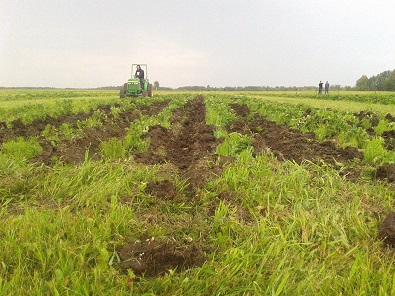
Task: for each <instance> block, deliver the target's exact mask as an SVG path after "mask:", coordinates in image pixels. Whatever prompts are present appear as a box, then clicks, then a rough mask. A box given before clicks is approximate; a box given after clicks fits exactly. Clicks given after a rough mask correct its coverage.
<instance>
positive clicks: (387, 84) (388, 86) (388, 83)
mask: <svg viewBox="0 0 395 296" xmlns="http://www.w3.org/2000/svg"><path fill="white" fill-rule="evenodd" d="M383 90H387V91H395V70H394V71H392V72H391V74H390V76H389V77H388V78H387V79H386V80H385V81H384V83H383Z"/></svg>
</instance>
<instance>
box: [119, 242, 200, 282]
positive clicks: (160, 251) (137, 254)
mask: <svg viewBox="0 0 395 296" xmlns="http://www.w3.org/2000/svg"><path fill="white" fill-rule="evenodd" d="M117 253H118V255H119V258H120V260H121V262H120V264H119V266H120V269H121V271H122V272H124V273H127V272H128V270H129V269H130V270H132V271H133V273H134V274H135V275H137V276H145V277H157V276H161V275H164V274H165V273H166V272H168V271H169V270H170V269H171V270H174V269H175V270H176V272H181V271H183V270H186V269H190V268H192V267H200V266H202V265H203V263H204V262H205V261H206V257H205V255H204V253H203V251H202V249H201V248H200V247H199V246H197V245H195V244H187V245H182V244H179V243H177V242H175V241H167V242H158V241H156V240H154V239H148V240H146V241H135V242H133V243H130V244H126V245H124V246H121V247H119V248H118V250H117Z"/></svg>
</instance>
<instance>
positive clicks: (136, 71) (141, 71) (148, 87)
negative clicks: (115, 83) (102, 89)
mask: <svg viewBox="0 0 395 296" xmlns="http://www.w3.org/2000/svg"><path fill="white" fill-rule="evenodd" d="M147 73H148V71H147V65H146V64H133V65H132V73H131V75H130V78H129V79H128V82H127V83H125V84H124V85H123V86H122V88H121V89H120V91H119V97H120V98H124V97H126V96H128V97H137V96H143V97H147V96H148V97H152V84H151V83H149V81H148V74H147Z"/></svg>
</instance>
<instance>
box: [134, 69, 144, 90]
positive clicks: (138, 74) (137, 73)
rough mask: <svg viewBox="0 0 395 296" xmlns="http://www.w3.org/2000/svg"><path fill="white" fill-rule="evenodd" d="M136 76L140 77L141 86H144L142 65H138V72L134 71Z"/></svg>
mask: <svg viewBox="0 0 395 296" xmlns="http://www.w3.org/2000/svg"><path fill="white" fill-rule="evenodd" d="M134 78H138V79H140V85H141V88H144V70H143V69H141V67H140V65H137V69H136V73H134Z"/></svg>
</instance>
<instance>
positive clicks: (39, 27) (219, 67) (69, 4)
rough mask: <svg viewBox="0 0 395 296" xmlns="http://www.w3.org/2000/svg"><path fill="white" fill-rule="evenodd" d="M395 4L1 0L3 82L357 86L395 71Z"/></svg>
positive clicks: (389, 0)
mask: <svg viewBox="0 0 395 296" xmlns="http://www.w3.org/2000/svg"><path fill="white" fill-rule="evenodd" d="M394 12H395V1H394V0H375V1H372V0H369V1H365V0H332V1H316V0H289V1H282V0H210V1H206V0H204V1H200V0H193V1H188V0H169V1H166V0H157V1H152V0H144V1H133V0H129V1H126V0H125V1H117V0H111V1H107V0H103V1H100V0H97V1H83V0H78V1H77V0H67V1H66V0H64V1H57V0H51V1H43V0H41V1H40V0H37V1H33V0H30V1H29V0H20V1H18V0H1V1H0V86H10V87H15V86H50V87H76V88H79V87H81V88H85V87H86V88H89V87H100V86H111V85H113V86H117V85H122V84H123V83H124V82H126V80H127V79H128V78H129V77H130V67H131V64H133V63H146V64H148V78H149V79H150V80H151V81H152V82H153V81H159V84H160V86H168V87H174V88H175V87H180V86H187V85H202V86H207V85H210V86H214V87H223V86H248V85H255V86H266V85H269V86H307V85H318V82H319V80H323V81H326V80H328V81H329V82H330V83H331V84H340V85H343V86H344V85H351V86H353V85H355V82H356V80H357V79H359V78H360V77H361V76H362V75H363V74H365V75H367V76H368V77H370V76H372V75H376V74H378V73H380V72H383V71H385V70H393V69H395V17H394Z"/></svg>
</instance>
